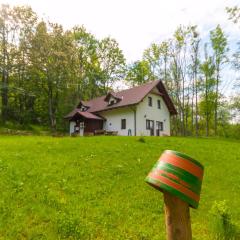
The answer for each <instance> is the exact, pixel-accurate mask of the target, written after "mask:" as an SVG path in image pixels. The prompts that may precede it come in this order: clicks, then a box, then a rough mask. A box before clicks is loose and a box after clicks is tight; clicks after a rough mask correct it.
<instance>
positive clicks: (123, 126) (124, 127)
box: [121, 119, 126, 129]
mask: <svg viewBox="0 0 240 240" xmlns="http://www.w3.org/2000/svg"><path fill="white" fill-rule="evenodd" d="M121 129H126V119H122V120H121Z"/></svg>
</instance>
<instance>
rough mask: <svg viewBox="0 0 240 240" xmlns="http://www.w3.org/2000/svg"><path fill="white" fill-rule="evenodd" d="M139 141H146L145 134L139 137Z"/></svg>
mask: <svg viewBox="0 0 240 240" xmlns="http://www.w3.org/2000/svg"><path fill="white" fill-rule="evenodd" d="M138 141H139V142H141V143H145V142H146V140H145V138H144V137H143V136H141V137H140V138H138Z"/></svg>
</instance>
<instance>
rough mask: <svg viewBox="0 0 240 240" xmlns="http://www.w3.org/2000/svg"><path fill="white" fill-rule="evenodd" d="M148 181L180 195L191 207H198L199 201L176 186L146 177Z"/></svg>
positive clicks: (177, 195)
mask: <svg viewBox="0 0 240 240" xmlns="http://www.w3.org/2000/svg"><path fill="white" fill-rule="evenodd" d="M146 182H147V183H148V184H153V185H155V187H156V186H158V187H159V188H160V190H166V191H167V192H169V193H171V194H173V195H174V196H176V197H179V198H180V199H182V200H183V201H184V202H187V203H188V204H189V205H190V206H191V207H193V208H198V202H196V201H195V200H193V199H192V198H189V197H188V196H186V195H185V194H184V193H182V192H180V191H178V190H176V189H175V188H172V187H170V186H168V185H166V184H164V183H161V182H160V181H158V180H156V179H152V178H150V177H147V178H146Z"/></svg>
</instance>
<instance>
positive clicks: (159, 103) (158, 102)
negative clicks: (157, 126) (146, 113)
mask: <svg viewBox="0 0 240 240" xmlns="http://www.w3.org/2000/svg"><path fill="white" fill-rule="evenodd" d="M157 106H158V109H161V101H160V100H159V99H158V100H157Z"/></svg>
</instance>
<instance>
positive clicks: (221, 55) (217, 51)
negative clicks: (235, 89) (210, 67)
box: [210, 25, 228, 135]
mask: <svg viewBox="0 0 240 240" xmlns="http://www.w3.org/2000/svg"><path fill="white" fill-rule="evenodd" d="M210 39H211V44H212V48H213V52H214V56H213V58H214V64H215V75H216V76H215V78H216V90H215V93H216V98H215V108H214V132H215V135H217V125H218V107H219V96H220V94H219V85H220V83H221V76H220V72H221V68H222V66H223V64H224V63H226V61H227V55H226V54H227V52H228V48H227V38H226V36H225V34H224V32H223V31H222V29H221V27H220V26H219V25H218V26H217V27H216V28H215V29H214V30H213V31H211V32H210Z"/></svg>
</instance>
